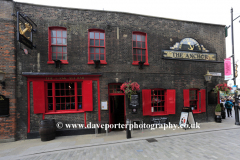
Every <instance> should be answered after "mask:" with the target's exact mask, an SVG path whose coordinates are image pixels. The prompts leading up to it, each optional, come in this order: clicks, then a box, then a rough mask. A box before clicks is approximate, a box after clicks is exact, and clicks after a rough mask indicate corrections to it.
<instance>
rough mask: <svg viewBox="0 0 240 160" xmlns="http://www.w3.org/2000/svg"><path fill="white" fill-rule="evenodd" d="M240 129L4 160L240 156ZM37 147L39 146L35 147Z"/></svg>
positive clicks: (233, 157) (220, 157) (134, 159)
mask: <svg viewBox="0 0 240 160" xmlns="http://www.w3.org/2000/svg"><path fill="white" fill-rule="evenodd" d="M239 133H240V129H236V128H235V129H229V130H221V131H209V132H204V133H189V134H185V135H179V136H178V135H176V136H170V137H168V136H165V137H162V138H155V139H152V140H153V141H154V140H156V141H155V142H148V141H147V140H136V141H133V142H123V143H121V142H120V143H117V144H105V145H93V146H90V147H77V148H75V149H66V150H58V151H51V152H49V151H46V152H42V153H37V154H32V155H27V156H21V157H2V158H0V159H1V160H3V159H4V160H6V159H19V160H25V159H29V160H33V159H34V160H41V159H42V160H45V159H54V160H58V159H73V160H75V159H76V160H77V159H84V160H87V159H89V160H97V159H99V160H102V159H119V160H120V159H122V160H125V159H132V160H139V159H156V160H159V159H236V160H237V159H239V157H240V152H239V150H240V138H239V135H240V134H239ZM35 149H37V148H35Z"/></svg>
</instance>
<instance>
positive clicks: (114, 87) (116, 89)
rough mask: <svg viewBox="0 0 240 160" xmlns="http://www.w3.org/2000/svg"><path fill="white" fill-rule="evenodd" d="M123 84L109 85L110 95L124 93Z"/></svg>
mask: <svg viewBox="0 0 240 160" xmlns="http://www.w3.org/2000/svg"><path fill="white" fill-rule="evenodd" d="M121 85H122V84H119V83H118V84H117V83H116V84H109V89H108V90H109V94H112V93H114V94H115V93H124V92H123V91H122V90H121V89H120V87H121Z"/></svg>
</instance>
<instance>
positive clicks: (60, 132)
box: [27, 129, 99, 139]
mask: <svg viewBox="0 0 240 160" xmlns="http://www.w3.org/2000/svg"><path fill="white" fill-rule="evenodd" d="M98 133H99V132H98ZM84 134H95V129H77V130H74V129H68V130H57V131H56V136H72V135H84ZM35 138H40V135H39V132H30V133H27V139H35Z"/></svg>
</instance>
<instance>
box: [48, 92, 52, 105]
mask: <svg viewBox="0 0 240 160" xmlns="http://www.w3.org/2000/svg"><path fill="white" fill-rule="evenodd" d="M48 96H52V90H48ZM48 103H51V102H49V101H48Z"/></svg>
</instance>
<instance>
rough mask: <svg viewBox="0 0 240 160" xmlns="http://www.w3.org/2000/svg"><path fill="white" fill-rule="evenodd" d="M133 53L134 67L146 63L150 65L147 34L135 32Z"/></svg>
mask: <svg viewBox="0 0 240 160" xmlns="http://www.w3.org/2000/svg"><path fill="white" fill-rule="evenodd" d="M132 47H133V49H132V51H133V63H132V64H133V65H138V62H140V61H142V62H145V63H144V65H149V64H148V49H147V34H146V33H143V32H133V34H132Z"/></svg>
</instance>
